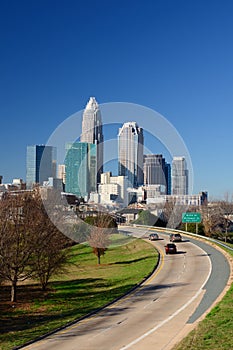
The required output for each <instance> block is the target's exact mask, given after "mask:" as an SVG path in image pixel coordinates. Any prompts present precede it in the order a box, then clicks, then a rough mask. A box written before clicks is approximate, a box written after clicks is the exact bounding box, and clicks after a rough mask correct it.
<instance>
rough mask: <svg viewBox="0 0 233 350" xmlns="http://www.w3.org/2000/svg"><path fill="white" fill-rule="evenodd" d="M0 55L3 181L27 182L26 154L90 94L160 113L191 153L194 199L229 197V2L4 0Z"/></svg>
mask: <svg viewBox="0 0 233 350" xmlns="http://www.w3.org/2000/svg"><path fill="white" fill-rule="evenodd" d="M0 48H1V54H0V117H1V137H0V149H1V153H0V175H3V177H4V181H5V182H10V181H12V179H13V178H18V177H22V178H23V179H25V173H26V171H25V168H26V146H27V145H31V144H43V143H46V142H47V139H48V138H49V136H50V135H51V133H52V132H53V130H54V129H56V127H57V126H58V125H59V124H60V123H61V122H62V121H63V120H65V119H66V118H67V117H69V116H70V115H72V114H73V113H75V112H77V111H79V110H82V109H83V108H84V107H85V105H86V103H87V101H88V99H89V97H90V96H95V97H96V99H97V101H98V102H99V103H100V104H101V103H106V102H130V103H136V104H140V105H143V106H146V107H149V108H152V109H154V110H155V111H157V112H159V113H160V114H162V115H163V116H164V117H165V118H166V119H167V120H168V121H169V122H170V123H172V124H173V125H174V127H175V128H176V129H177V131H178V132H179V133H180V135H181V136H182V138H183V140H184V142H185V144H186V146H187V148H188V150H189V152H190V155H191V159H192V163H193V169H194V192H195V193H197V192H199V191H201V190H207V191H208V192H209V196H210V197H212V198H213V197H218V196H221V195H224V193H225V192H229V193H230V194H231V193H233V183H232V177H233V176H232V174H233V157H232V136H233V2H232V1H231V0H229V1H228V0H217V1H214V0H204V1H203V0H202V1H201V0H195V1H193V0H189V1H187V0H154V1H153V0H151V1H150V0H148V1H147V0H145V1H137V0H134V1H129V0H117V1H115V0H98V1H97V0H96V1H94V0H86V1H80V0H79V1H77V0H76V1H74V0H40V1H35V0H34V1H33V0H20V1H17V0H1V1H0ZM116 132H117V131H116ZM161 152H162V151H161V150H160V149H159V147H156V149H155V150H154V153H161Z"/></svg>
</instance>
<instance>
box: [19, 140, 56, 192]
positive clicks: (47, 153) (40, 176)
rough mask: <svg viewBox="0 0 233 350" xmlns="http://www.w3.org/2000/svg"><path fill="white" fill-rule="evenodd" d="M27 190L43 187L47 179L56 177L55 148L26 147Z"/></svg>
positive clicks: (41, 146)
mask: <svg viewBox="0 0 233 350" xmlns="http://www.w3.org/2000/svg"><path fill="white" fill-rule="evenodd" d="M26 163H27V164H26V167H27V168H26V183H27V188H32V187H33V185H35V184H40V185H43V182H44V181H48V178H49V177H53V178H55V177H56V148H55V147H52V146H44V145H34V146H27V161H26Z"/></svg>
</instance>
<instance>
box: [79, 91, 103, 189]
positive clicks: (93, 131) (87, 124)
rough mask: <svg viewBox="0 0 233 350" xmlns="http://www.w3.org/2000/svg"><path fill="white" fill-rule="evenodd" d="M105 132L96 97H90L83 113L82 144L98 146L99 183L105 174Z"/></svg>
mask: <svg viewBox="0 0 233 350" xmlns="http://www.w3.org/2000/svg"><path fill="white" fill-rule="evenodd" d="M103 140H104V138H103V131H102V119H101V113H100V109H99V106H98V103H97V102H96V100H95V98H94V97H90V100H89V102H88V103H87V105H86V108H85V110H84V113H83V120H82V134H81V139H80V141H81V142H87V143H93V144H95V145H97V148H96V152H97V154H96V156H97V183H100V175H101V174H102V173H103Z"/></svg>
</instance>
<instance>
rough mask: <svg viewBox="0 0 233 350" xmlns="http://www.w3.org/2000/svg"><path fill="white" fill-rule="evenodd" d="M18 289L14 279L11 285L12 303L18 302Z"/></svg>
mask: <svg viewBox="0 0 233 350" xmlns="http://www.w3.org/2000/svg"><path fill="white" fill-rule="evenodd" d="M16 289H17V280H16V279H14V280H13V281H12V284H11V302H16V300H17V298H16Z"/></svg>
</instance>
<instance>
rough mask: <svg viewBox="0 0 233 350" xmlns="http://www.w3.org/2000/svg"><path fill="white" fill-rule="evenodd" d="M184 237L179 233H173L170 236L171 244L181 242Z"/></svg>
mask: <svg viewBox="0 0 233 350" xmlns="http://www.w3.org/2000/svg"><path fill="white" fill-rule="evenodd" d="M181 241H182V237H181V235H180V234H179V233H171V234H170V242H181Z"/></svg>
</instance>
